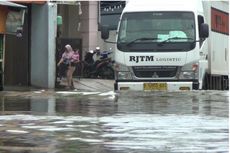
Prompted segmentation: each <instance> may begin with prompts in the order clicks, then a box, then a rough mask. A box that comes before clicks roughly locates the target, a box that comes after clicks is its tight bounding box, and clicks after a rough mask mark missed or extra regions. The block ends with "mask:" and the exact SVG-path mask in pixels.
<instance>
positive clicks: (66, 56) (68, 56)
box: [62, 51, 74, 64]
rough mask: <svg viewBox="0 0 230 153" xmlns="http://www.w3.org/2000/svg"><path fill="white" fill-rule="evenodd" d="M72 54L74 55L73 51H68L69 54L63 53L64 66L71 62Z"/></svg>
mask: <svg viewBox="0 0 230 153" xmlns="http://www.w3.org/2000/svg"><path fill="white" fill-rule="evenodd" d="M73 53H74V52H73V51H70V52H64V53H63V54H62V59H63V62H64V63H65V64H69V63H70V62H71V57H72V55H73Z"/></svg>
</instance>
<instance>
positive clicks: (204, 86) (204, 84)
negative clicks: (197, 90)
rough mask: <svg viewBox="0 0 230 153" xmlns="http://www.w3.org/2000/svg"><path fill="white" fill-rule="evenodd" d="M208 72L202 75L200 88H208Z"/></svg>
mask: <svg viewBox="0 0 230 153" xmlns="http://www.w3.org/2000/svg"><path fill="white" fill-rule="evenodd" d="M208 80H209V79H208V74H207V73H205V75H204V80H203V84H202V90H208Z"/></svg>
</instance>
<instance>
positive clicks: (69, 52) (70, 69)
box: [57, 44, 75, 89]
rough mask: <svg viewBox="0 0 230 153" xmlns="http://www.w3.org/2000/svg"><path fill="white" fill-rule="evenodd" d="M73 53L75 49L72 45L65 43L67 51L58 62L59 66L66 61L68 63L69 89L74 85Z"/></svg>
mask: <svg viewBox="0 0 230 153" xmlns="http://www.w3.org/2000/svg"><path fill="white" fill-rule="evenodd" d="M73 54H74V51H73V49H72V47H71V46H70V45H69V44H67V45H65V51H64V53H63V54H62V57H61V59H60V61H59V62H58V64H57V66H58V67H59V66H60V64H62V63H64V64H65V65H66V69H67V70H66V78H67V89H71V87H72V79H73V72H74V70H75V69H74V68H73V67H72V66H71V58H72V56H73Z"/></svg>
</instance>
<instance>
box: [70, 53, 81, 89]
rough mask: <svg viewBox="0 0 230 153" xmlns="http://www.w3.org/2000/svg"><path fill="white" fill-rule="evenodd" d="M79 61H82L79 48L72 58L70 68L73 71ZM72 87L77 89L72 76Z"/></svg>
mask: <svg viewBox="0 0 230 153" xmlns="http://www.w3.org/2000/svg"><path fill="white" fill-rule="evenodd" d="M78 62H80V56H79V49H75V51H74V52H73V54H72V56H71V59H70V68H71V70H72V72H73V73H74V71H75V69H76V66H77V63H78ZM73 73H72V76H73ZM71 89H75V87H74V83H73V77H72V81H71Z"/></svg>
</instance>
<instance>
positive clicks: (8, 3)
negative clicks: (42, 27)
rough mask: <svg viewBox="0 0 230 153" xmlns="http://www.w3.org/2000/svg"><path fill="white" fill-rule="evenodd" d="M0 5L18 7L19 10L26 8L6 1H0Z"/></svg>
mask: <svg viewBox="0 0 230 153" xmlns="http://www.w3.org/2000/svg"><path fill="white" fill-rule="evenodd" d="M0 5H4V6H11V7H19V8H26V6H24V5H20V4H16V3H13V2H8V1H0Z"/></svg>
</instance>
